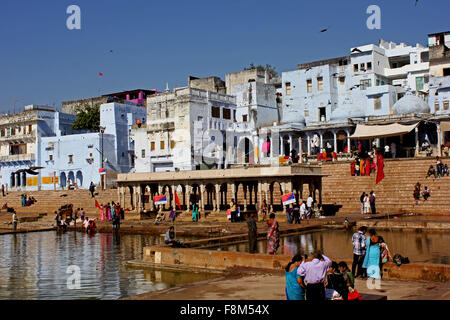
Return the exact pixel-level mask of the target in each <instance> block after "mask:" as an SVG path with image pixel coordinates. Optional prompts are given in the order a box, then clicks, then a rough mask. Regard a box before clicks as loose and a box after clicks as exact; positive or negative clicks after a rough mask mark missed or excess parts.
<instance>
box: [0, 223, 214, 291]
mask: <svg viewBox="0 0 450 320" xmlns="http://www.w3.org/2000/svg"><path fill="white" fill-rule="evenodd" d="M186 240H188V239H186ZM161 241H163V238H161V237H159V236H148V235H120V236H114V235H112V234H106V233H98V234H96V235H93V236H91V235H87V234H84V233H78V232H67V233H64V234H58V233H56V232H54V231H51V232H34V233H22V234H8V235H1V236H0V299H119V298H123V297H130V296H134V295H136V294H140V293H145V292H149V291H156V290H162V289H166V288H169V287H173V286H176V285H181V284H185V283H192V282H196V281H201V280H206V279H209V278H213V277H216V275H213V274H202V273H193V272H191V273H182V272H169V271H158V270H152V269H138V268H131V267H127V266H125V263H126V262H127V261H128V260H133V259H142V249H143V247H145V246H148V245H152V244H157V243H160V242H161ZM71 265H77V266H79V267H80V271H81V288H80V289H72V290H70V289H68V288H67V279H68V277H70V276H71V273H66V271H67V268H68V267H69V266H71Z"/></svg>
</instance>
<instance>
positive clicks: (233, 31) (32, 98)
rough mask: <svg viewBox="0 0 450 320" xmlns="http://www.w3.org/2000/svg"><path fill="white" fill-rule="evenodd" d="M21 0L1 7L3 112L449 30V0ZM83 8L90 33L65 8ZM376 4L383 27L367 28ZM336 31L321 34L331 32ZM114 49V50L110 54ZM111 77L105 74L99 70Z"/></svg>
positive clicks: (283, 64) (281, 64)
mask: <svg viewBox="0 0 450 320" xmlns="http://www.w3.org/2000/svg"><path fill="white" fill-rule="evenodd" d="M414 3H415V0H395V1H393V0H383V1H381V0H370V1H366V0H342V1H334V0H329V1H325V0H323V1H321V0H316V1H303V0H295V1H294V0H291V1H288V0H281V1H280V0H277V1H275V0H227V1H217V0H190V1H188V0H183V1H181V0H180V1H175V0H167V1H152V0H127V1H124V0H71V1H66V0H57V1H55V0H39V1H36V0H27V1H24V0H17V1H2V2H1V4H0V40H1V42H0V43H1V47H0V112H5V111H7V110H9V111H12V110H13V107H14V99H18V101H17V103H16V111H17V110H23V106H24V105H27V104H49V105H53V104H55V106H56V107H60V104H61V101H64V100H71V99H78V98H87V97H94V96H97V95H98V94H99V93H100V94H106V93H111V92H114V91H122V90H129V89H134V88H149V89H150V88H156V89H159V90H164V88H165V84H166V82H168V83H169V87H170V88H171V89H172V88H174V87H181V86H185V85H186V82H187V77H188V75H193V76H197V77H205V76H211V75H216V76H219V77H222V78H223V79H224V75H225V73H226V72H235V71H240V70H242V69H243V68H244V67H245V66H248V65H249V64H250V63H251V62H253V63H255V64H266V63H268V64H271V65H273V66H275V67H276V69H277V71H278V72H282V71H288V70H294V69H296V66H297V64H298V63H303V62H308V61H314V60H319V59H326V58H332V57H337V56H341V55H346V54H348V53H349V48H350V47H352V46H358V45H363V44H369V43H378V40H379V39H380V38H383V39H385V40H388V41H395V42H406V43H407V44H411V45H414V44H416V43H417V42H420V43H421V44H423V45H426V44H427V34H429V33H434V32H441V31H448V30H450V24H449V21H450V19H449V12H450V1H448V0H420V1H419V3H418V4H417V6H415V5H414ZM71 4H76V5H79V6H80V8H81V20H82V21H81V30H72V31H70V30H68V29H67V28H66V20H67V18H68V16H69V15H68V14H66V9H67V7H68V6H69V5H71ZM371 4H377V5H379V6H380V7H381V19H382V21H381V30H369V29H367V27H366V20H367V18H368V16H369V15H368V14H366V9H367V7H368V6H369V5H371ZM326 27H330V28H329V30H328V31H327V32H324V33H320V32H319V31H320V30H321V29H323V28H326ZM110 50H113V53H110V52H109V51H110ZM99 72H102V73H103V74H104V76H103V77H100V76H99V75H98V73H99Z"/></svg>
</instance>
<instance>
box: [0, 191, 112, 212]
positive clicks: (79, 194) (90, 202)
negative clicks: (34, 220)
mask: <svg viewBox="0 0 450 320" xmlns="http://www.w3.org/2000/svg"><path fill="white" fill-rule="evenodd" d="M97 193H98V194H97ZM21 194H26V195H27V196H33V197H34V198H35V199H36V200H37V202H36V203H34V204H33V205H31V206H29V207H22V201H21V197H20V195H21ZM95 199H97V201H98V203H99V204H105V203H107V202H111V201H114V202H117V189H106V190H99V191H96V196H95ZM5 202H6V203H7V204H8V207H13V208H14V209H15V210H16V211H17V212H18V213H30V214H31V213H33V214H38V213H53V212H54V211H56V210H58V208H59V207H61V206H62V205H65V204H69V203H71V204H73V207H74V208H75V209H76V208H84V210H85V211H86V214H87V215H94V216H96V215H99V214H100V210H98V209H97V208H96V207H95V201H94V199H93V198H92V197H91V193H90V192H89V190H56V191H50V190H45V191H33V192H23V191H12V192H9V193H8V194H7V195H6V196H5V197H0V207H3V205H4V204H5ZM2 212H6V210H2Z"/></svg>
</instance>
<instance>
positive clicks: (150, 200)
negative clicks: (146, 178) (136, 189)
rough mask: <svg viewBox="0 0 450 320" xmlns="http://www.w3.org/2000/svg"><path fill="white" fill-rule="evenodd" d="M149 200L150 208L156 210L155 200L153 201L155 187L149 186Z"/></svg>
mask: <svg viewBox="0 0 450 320" xmlns="http://www.w3.org/2000/svg"><path fill="white" fill-rule="evenodd" d="M148 193H149V194H150V195H149V202H150V210H151V211H155V201H153V194H154V193H155V190H153V188H151V187H149V191H148Z"/></svg>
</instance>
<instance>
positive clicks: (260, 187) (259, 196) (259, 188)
mask: <svg viewBox="0 0 450 320" xmlns="http://www.w3.org/2000/svg"><path fill="white" fill-rule="evenodd" d="M257 188H258V190H257V192H258V202H259V211H258V212H257V214H260V213H261V206H262V203H263V198H262V194H263V191H262V183H261V181H258V187H257Z"/></svg>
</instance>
